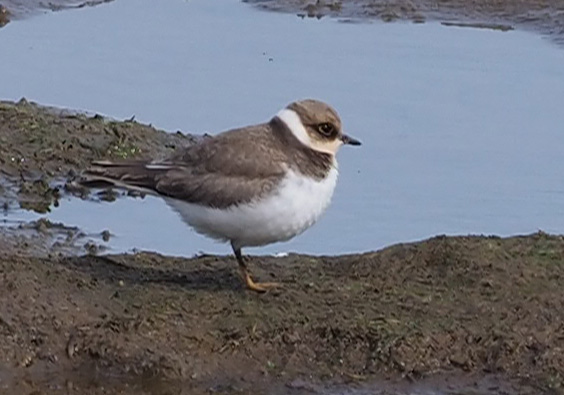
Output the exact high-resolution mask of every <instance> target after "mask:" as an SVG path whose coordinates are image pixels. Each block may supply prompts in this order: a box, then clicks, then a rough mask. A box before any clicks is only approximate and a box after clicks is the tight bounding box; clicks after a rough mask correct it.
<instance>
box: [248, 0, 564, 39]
mask: <svg viewBox="0 0 564 395" xmlns="http://www.w3.org/2000/svg"><path fill="white" fill-rule="evenodd" d="M244 1H245V2H247V3H251V4H253V5H255V6H257V7H259V8H261V9H265V10H270V11H280V12H292V13H295V14H297V15H298V16H301V17H304V18H305V17H309V18H323V17H325V16H329V17H338V18H341V19H343V21H345V22H347V21H355V20H365V19H379V20H382V21H385V22H392V21H410V22H414V23H423V22H425V21H439V22H442V23H443V24H445V25H448V26H460V27H476V28H489V29H495V30H502V31H507V30H512V29H515V28H519V29H526V30H530V31H534V32H540V33H542V34H545V35H547V36H550V37H551V38H552V39H553V40H554V41H556V42H558V43H560V44H562V43H564V2H562V1H561V0H524V1H516V0H493V1H492V0H439V1H436V0H275V1H273V0H244Z"/></svg>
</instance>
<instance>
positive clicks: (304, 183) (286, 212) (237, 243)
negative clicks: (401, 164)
mask: <svg viewBox="0 0 564 395" xmlns="http://www.w3.org/2000/svg"><path fill="white" fill-rule="evenodd" d="M337 176H338V171H337V166H336V162H335V166H334V167H333V168H332V169H331V171H330V172H329V174H328V176H327V177H326V178H325V179H323V180H321V181H317V180H314V179H312V178H309V177H305V176H303V175H301V174H298V173H296V172H294V171H288V174H287V176H286V177H285V178H284V180H283V181H282V182H281V184H280V186H279V188H278V189H277V190H276V191H275V192H274V193H273V194H272V195H270V196H267V197H264V198H262V199H260V200H257V201H254V202H251V203H249V204H242V205H238V206H233V207H230V208H227V209H217V208H209V207H205V206H202V205H199V204H192V203H186V202H183V201H180V200H177V199H171V198H166V202H167V203H168V204H169V205H170V206H171V207H172V208H174V209H175V210H176V211H177V212H178V213H179V214H180V216H181V217H182V219H183V220H184V222H186V223H187V224H188V225H190V226H191V227H193V228H194V229H195V230H196V231H197V232H199V233H201V234H204V235H206V236H209V237H212V238H214V239H218V240H222V241H230V242H231V243H232V244H233V246H234V247H235V248H242V247H247V246H261V245H265V244H270V243H275V242H278V241H286V240H289V239H291V238H292V237H294V236H296V235H298V234H300V233H302V232H303V231H305V230H306V229H307V228H309V227H310V226H312V225H313V224H314V223H315V222H316V221H317V220H318V219H319V217H320V216H321V214H323V212H324V211H325V209H326V208H327V206H329V203H330V202H331V197H332V196H333V191H334V190H335V185H336V184H337Z"/></svg>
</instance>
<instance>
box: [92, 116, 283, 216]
mask: <svg viewBox="0 0 564 395" xmlns="http://www.w3.org/2000/svg"><path fill="white" fill-rule="evenodd" d="M278 144H280V143H279V142H278V141H277V139H276V137H275V136H274V135H273V134H272V133H271V132H270V130H269V129H268V125H266V124H263V125H257V126H254V127H251V128H246V129H244V130H243V129H237V130H232V131H229V132H225V133H222V134H220V135H218V136H216V137H214V138H211V139H207V140H204V141H202V142H201V143H199V144H196V145H193V146H190V147H187V148H185V149H183V150H182V151H180V152H179V153H178V154H176V155H174V156H173V157H171V158H169V159H167V160H164V161H160V162H147V161H123V162H111V163H110V162H97V163H95V164H94V166H93V167H92V168H90V169H89V170H87V171H86V172H85V175H86V177H87V178H88V179H89V181H90V182H92V181H99V180H101V181H105V182H112V183H114V184H115V185H118V186H121V187H126V188H127V187H133V188H141V189H148V190H152V191H155V192H157V193H158V194H160V195H164V196H168V197H173V198H177V199H182V200H185V201H188V202H191V203H200V204H205V205H209V206H212V207H217V208H225V207H229V206H231V205H235V204H240V203H244V202H249V201H251V200H252V199H253V198H254V197H256V196H257V195H263V194H265V193H268V192H269V191H271V190H272V189H273V188H275V187H276V185H277V184H278V182H279V181H280V180H281V179H282V177H283V175H284V171H285V166H284V162H285V161H286V159H287V158H286V157H285V154H284V153H283V150H279V149H276V148H277V146H278Z"/></svg>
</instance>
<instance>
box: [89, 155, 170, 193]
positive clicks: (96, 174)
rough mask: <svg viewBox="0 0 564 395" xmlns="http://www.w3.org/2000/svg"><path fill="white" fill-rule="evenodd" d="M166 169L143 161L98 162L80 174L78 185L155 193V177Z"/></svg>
mask: <svg viewBox="0 0 564 395" xmlns="http://www.w3.org/2000/svg"><path fill="white" fill-rule="evenodd" d="M168 169H169V168H168V167H165V166H152V165H151V163H150V162H149V161H143V160H124V161H119V162H110V161H98V162H93V163H92V166H91V167H89V168H88V169H86V170H85V171H84V172H83V173H82V175H81V179H80V180H79V183H80V184H82V185H84V186H87V187H90V188H107V187H111V186H116V187H119V188H124V189H133V190H139V191H143V192H149V193H155V192H156V189H155V188H156V184H157V177H158V176H159V175H160V174H162V173H163V172H164V171H166V170H168Z"/></svg>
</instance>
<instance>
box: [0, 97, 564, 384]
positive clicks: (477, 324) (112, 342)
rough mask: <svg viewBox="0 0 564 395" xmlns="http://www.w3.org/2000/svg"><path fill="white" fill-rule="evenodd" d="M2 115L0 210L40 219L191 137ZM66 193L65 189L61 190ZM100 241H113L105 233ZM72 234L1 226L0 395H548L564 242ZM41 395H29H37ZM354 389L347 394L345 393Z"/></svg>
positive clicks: (562, 299)
mask: <svg viewBox="0 0 564 395" xmlns="http://www.w3.org/2000/svg"><path fill="white" fill-rule="evenodd" d="M194 140H195V138H194V137H189V136H185V135H183V134H180V133H178V134H166V133H164V132H161V131H157V130H155V129H153V128H152V127H150V126H147V125H141V124H138V123H136V122H135V121H124V122H117V121H110V120H107V119H104V118H102V117H100V116H90V115H83V114H82V115H81V114H75V113H74V114H73V113H70V112H62V111H60V110H54V109H46V108H43V107H40V106H37V105H35V104H30V103H27V102H25V101H22V102H20V103H18V104H14V103H6V102H4V103H1V104H0V174H2V177H3V178H2V180H3V181H2V185H3V188H2V189H1V190H0V199H2V201H3V202H4V206H5V210H6V211H8V212H9V211H10V210H11V209H12V208H13V207H14V206H15V205H20V206H22V207H25V208H30V209H35V210H39V211H43V210H47V209H48V208H49V207H50V205H52V204H55V202H56V201H57V197H58V196H59V195H61V194H63V193H74V194H78V195H83V196H88V191H86V190H77V189H76V188H74V187H72V185H71V184H69V182H68V181H69V180H70V179H72V178H73V177H74V176H75V175H76V174H77V173H78V172H79V171H80V169H82V168H84V167H85V166H87V165H88V163H89V162H90V161H91V160H94V159H100V158H116V157H132V156H145V155H146V156H155V155H165V154H167V153H170V152H171V151H172V150H173V149H174V148H176V147H178V146H181V145H184V144H190V143H193V141H194ZM65 185H66V186H67V188H65ZM98 236H99V237H102V238H107V237H110V234H109V233H107V234H104V235H98ZM76 243H78V244H79V245H83V244H84V235H82V234H81V233H80V230H78V229H74V228H68V227H65V226H64V225H63V224H52V223H49V222H48V221H39V222H36V223H32V224H26V225H24V226H20V227H13V228H5V227H4V228H0V393H5V394H15V393H41V394H43V393H100V394H102V393H122V394H141V393H160V394H171V393H206V392H207V393H246V394H256V393H274V394H276V393H278V394H302V393H340V392H341V391H344V388H345V386H346V388H347V390H348V391H350V390H351V388H353V389H354V388H356V389H357V390H358V391H359V392H358V393H380V394H384V393H410V391H412V392H416V391H423V390H425V389H428V390H438V391H442V392H441V393H459V394H461V393H488V394H492V393H530V394H536V393H541V392H551V393H559V392H562V391H563V388H564V352H563V350H564V291H562V284H563V282H564V239H563V238H562V237H560V236H549V235H546V234H543V233H538V234H534V235H530V236H523V237H512V238H507V239H500V238H496V237H436V238H433V239H431V240H428V241H424V242H420V243H414V244H402V245H396V246H392V247H390V248H387V249H384V250H382V251H378V252H372V253H368V254H362V255H350V256H338V257H312V256H301V255H290V256H288V257H285V258H273V257H255V258H252V259H251V263H250V266H251V267H252V269H253V271H254V273H255V275H256V277H257V278H259V279H260V280H265V281H270V280H272V281H277V282H281V283H282V284H283V288H281V289H277V290H275V291H271V292H269V293H267V294H264V295H257V294H255V293H250V292H248V291H246V290H245V289H243V288H242V286H241V281H240V280H239V279H238V278H237V274H236V273H237V272H236V264H235V262H234V259H233V258H232V257H217V256H207V257H201V258H197V259H183V258H174V257H166V256H161V255H157V254H152V253H137V254H128V255H110V256H99V255H95V254H96V253H99V252H100V251H97V250H96V248H93V249H91V248H86V250H88V251H89V252H90V254H86V255H82V256H77V255H76V254H75V253H76V251H77V250H76V249H73V245H75V244H76ZM34 391H35V392H34ZM349 393H351V392H349Z"/></svg>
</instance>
